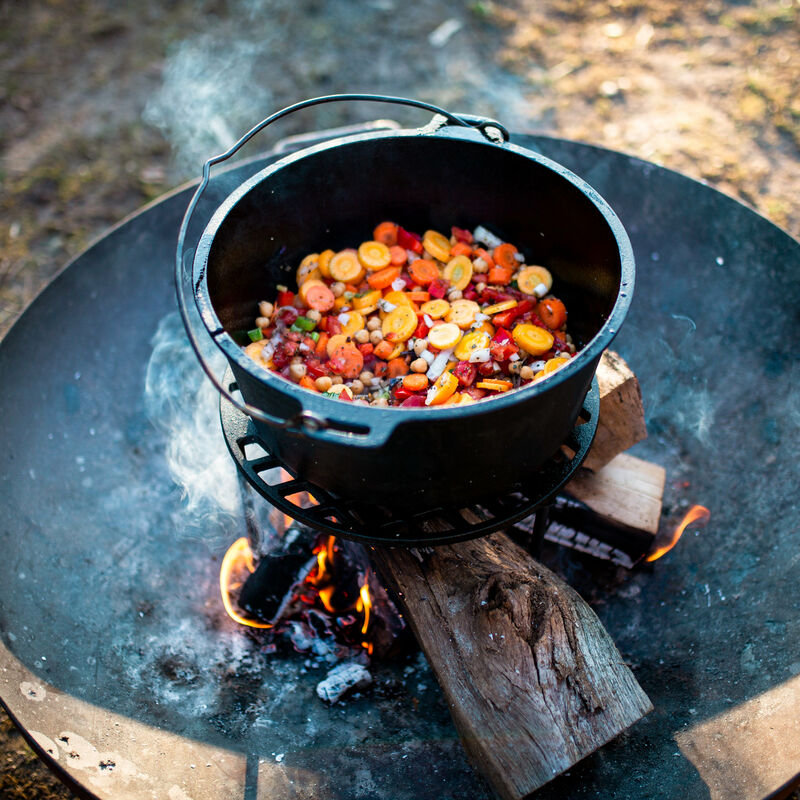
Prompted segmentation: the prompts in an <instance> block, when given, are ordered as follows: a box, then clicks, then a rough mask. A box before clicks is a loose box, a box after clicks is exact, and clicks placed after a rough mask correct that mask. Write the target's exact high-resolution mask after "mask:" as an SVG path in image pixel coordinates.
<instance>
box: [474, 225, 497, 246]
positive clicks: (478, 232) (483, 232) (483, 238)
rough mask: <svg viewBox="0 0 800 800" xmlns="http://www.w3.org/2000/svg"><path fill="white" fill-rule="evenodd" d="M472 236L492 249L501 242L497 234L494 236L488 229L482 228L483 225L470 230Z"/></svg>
mask: <svg viewBox="0 0 800 800" xmlns="http://www.w3.org/2000/svg"><path fill="white" fill-rule="evenodd" d="M472 236H473V238H475V239H477V240H478V241H479V242H483V243H484V244H485V245H486V246H487V247H491V248H492V249H494V248H495V247H498V246H499V245H501V244H503V240H502V239H501V238H500V237H499V236H496V235H495V234H493V233H492V232H491V231H490V230H487V229H486V228H484V227H483V225H478V227H477V228H475V230H474V231H472Z"/></svg>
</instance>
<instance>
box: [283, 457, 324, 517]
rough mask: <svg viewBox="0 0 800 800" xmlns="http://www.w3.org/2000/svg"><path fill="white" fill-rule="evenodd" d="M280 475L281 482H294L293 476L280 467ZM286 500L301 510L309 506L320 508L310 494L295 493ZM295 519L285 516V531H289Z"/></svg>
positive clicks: (288, 495)
mask: <svg viewBox="0 0 800 800" xmlns="http://www.w3.org/2000/svg"><path fill="white" fill-rule="evenodd" d="M280 471H281V472H280V475H281V481H282V482H285V481H290V480H292V476H291V475H290V474H289V473H288V472H287V471H286V470H285V469H284V468H283V467H280ZM286 499H287V500H288V501H289V502H290V503H293V504H294V505H296V506H298V507H299V508H308V506H309V505H312V506H318V505H319V503H318V502H317V500H316V498H315V497H314V495H312V494H311V493H310V492H295V493H294V494H287V495H286ZM294 521H295V520H294V517H290V516H289V515H288V514H284V515H283V530H284V531H287V530H289V528H290V527H291V526H292V524H293V523H294Z"/></svg>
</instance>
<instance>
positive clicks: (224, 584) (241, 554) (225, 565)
mask: <svg viewBox="0 0 800 800" xmlns="http://www.w3.org/2000/svg"><path fill="white" fill-rule="evenodd" d="M242 569H246V570H247V571H248V572H250V573H251V574H252V573H253V572H255V569H256V568H255V565H254V564H253V551H252V550H251V549H250V543H249V542H248V541H247V537H245V536H242V537H241V539H237V540H236V541H235V542H234V543H233V544H232V545H231V546H230V547H229V548H228V551H227V552H226V553H225V556H224V557H223V559H222V566H221V567H220V570H219V591H220V594H221V595H222V605H223V606H224V607H225V611H226V612H227V613H228V616H229V617H230V618H231V619H232V620H235V621H236V622H238V623H239V624H240V625H247V626H248V627H249V628H271V627H272V625H270V624H269V623H266V622H256V621H255V620H251V619H247V617H243V616H242V615H241V614H239V613H238V612H237V611H236V610H234V608H233V603H232V602H231V593H230V590H231V589H236V588H238V587H239V586H241V585H242V584H241V582H240V581H239V582H237V581H234V580H233V573H234V572H240V571H241V570H242Z"/></svg>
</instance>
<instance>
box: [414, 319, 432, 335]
mask: <svg viewBox="0 0 800 800" xmlns="http://www.w3.org/2000/svg"><path fill="white" fill-rule="evenodd" d="M429 330H430V328H429V327H428V326H427V325H426V324H425V315H424V314H417V329H416V330H415V331H414V336H416V337H417V339H424V338H425V337H426V336H427V335H428V331H429Z"/></svg>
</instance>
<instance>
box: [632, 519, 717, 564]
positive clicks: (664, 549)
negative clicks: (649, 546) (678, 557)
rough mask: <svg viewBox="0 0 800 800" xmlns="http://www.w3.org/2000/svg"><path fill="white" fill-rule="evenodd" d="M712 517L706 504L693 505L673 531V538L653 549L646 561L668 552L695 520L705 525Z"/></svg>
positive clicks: (653, 559)
mask: <svg viewBox="0 0 800 800" xmlns="http://www.w3.org/2000/svg"><path fill="white" fill-rule="evenodd" d="M710 518H711V512H710V511H709V510H708V509H707V508H706V507H705V506H692V507H691V508H690V509H689V510H688V511H687V512H686V515H685V516H684V518H683V519H682V520H681V521H680V523H679V524H678V527H677V528H675V530H674V531H673V532H672V538H671V539H670V541H669V542H668V543H667V544H665V545H664V546H663V547H659V548H657V549H656V550H653V552H652V553H650V555H649V556H647V558H646V559H645V561H655V560H657V559H659V558H661V556H663V555H665V554H666V553H668V552H669V551H670V550H672V548H673V547H675V545H676V544H678V539H680V538H681V536H682V535H683V532H684V531H685V530H686V528H688V527H689V525H691V524H692V523H694V522H702V523H703V525H705V524H706V523H707V522H708V520H709V519H710Z"/></svg>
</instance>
